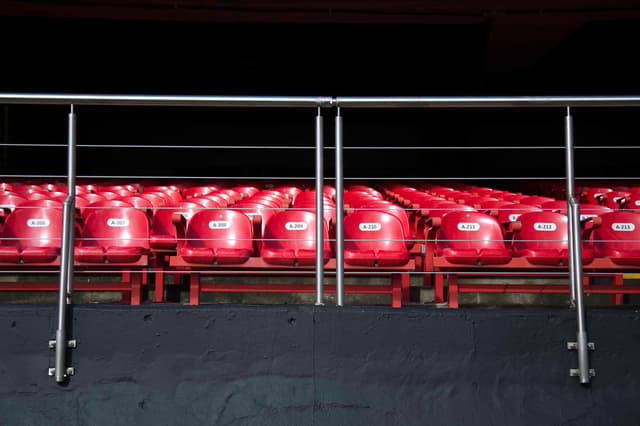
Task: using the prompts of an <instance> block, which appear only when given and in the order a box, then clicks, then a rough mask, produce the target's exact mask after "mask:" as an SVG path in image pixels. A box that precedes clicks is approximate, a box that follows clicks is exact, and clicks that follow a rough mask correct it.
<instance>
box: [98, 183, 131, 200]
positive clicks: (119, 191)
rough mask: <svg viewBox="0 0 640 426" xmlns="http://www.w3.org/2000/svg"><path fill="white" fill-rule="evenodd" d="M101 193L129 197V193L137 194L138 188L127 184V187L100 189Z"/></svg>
mask: <svg viewBox="0 0 640 426" xmlns="http://www.w3.org/2000/svg"><path fill="white" fill-rule="evenodd" d="M100 191H101V192H115V193H116V194H120V196H121V197H124V196H126V195H129V194H131V193H136V192H138V187H136V186H135V185H131V184H127V185H107V186H101V187H100Z"/></svg>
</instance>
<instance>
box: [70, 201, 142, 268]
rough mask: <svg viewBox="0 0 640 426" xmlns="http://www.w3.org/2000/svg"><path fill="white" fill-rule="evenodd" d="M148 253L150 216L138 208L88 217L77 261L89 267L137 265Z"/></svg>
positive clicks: (99, 213) (104, 210)
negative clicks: (90, 265) (115, 264)
mask: <svg viewBox="0 0 640 426" xmlns="http://www.w3.org/2000/svg"><path fill="white" fill-rule="evenodd" d="M116 203H121V202H116ZM148 252H149V220H148V219H147V215H145V214H144V213H143V212H141V211H140V210H137V209H135V208H110V209H96V210H94V211H91V212H89V213H88V214H87V215H86V216H85V219H84V226H83V230H82V239H81V240H80V244H79V246H78V247H76V251H75V257H76V260H77V261H79V262H87V263H135V262H137V261H139V260H140V259H141V258H142V256H144V255H146V254H148Z"/></svg>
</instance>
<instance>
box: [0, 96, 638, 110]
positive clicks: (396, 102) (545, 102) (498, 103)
mask: <svg viewBox="0 0 640 426" xmlns="http://www.w3.org/2000/svg"><path fill="white" fill-rule="evenodd" d="M0 100H1V98H0ZM334 103H335V105H336V106H338V107H343V108H513V107H558V106H567V105H569V106H580V107H623V106H640V96H504V97H502V96H486V97H337V98H335V100H334Z"/></svg>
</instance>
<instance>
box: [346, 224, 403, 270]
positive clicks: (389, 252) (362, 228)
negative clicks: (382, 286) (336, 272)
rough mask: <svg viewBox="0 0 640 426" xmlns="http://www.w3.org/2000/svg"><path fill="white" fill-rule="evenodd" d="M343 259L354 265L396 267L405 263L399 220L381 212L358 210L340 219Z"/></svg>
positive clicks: (401, 229) (401, 228)
mask: <svg viewBox="0 0 640 426" xmlns="http://www.w3.org/2000/svg"><path fill="white" fill-rule="evenodd" d="M344 238H345V241H344V260H345V263H347V264H349V265H357V266H400V265H405V264H406V263H407V262H409V258H410V256H409V251H408V250H407V247H406V245H405V236H404V233H403V227H402V223H401V222H400V220H399V219H398V217H397V216H395V215H392V214H390V213H388V212H382V211H358V212H355V213H353V214H350V215H348V216H346V217H345V219H344Z"/></svg>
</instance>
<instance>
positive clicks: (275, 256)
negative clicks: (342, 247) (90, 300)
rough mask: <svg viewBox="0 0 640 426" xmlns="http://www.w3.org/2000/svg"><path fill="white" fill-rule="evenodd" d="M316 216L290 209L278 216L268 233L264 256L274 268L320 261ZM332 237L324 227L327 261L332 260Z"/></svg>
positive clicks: (267, 229) (324, 254)
mask: <svg viewBox="0 0 640 426" xmlns="http://www.w3.org/2000/svg"><path fill="white" fill-rule="evenodd" d="M315 216H316V215H315V214H314V213H311V212H308V211H302V210H286V211H283V212H280V213H278V214H276V215H274V216H273V217H272V218H271V219H269V222H267V225H266V227H265V230H264V237H263V243H262V250H261V256H262V259H264V261H265V262H267V263H271V264H274V265H291V266H294V265H313V264H315V258H316V241H315ZM330 257H331V250H330V248H329V234H328V231H327V224H326V222H325V224H324V246H323V258H324V261H325V262H328V261H329V258H330Z"/></svg>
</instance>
